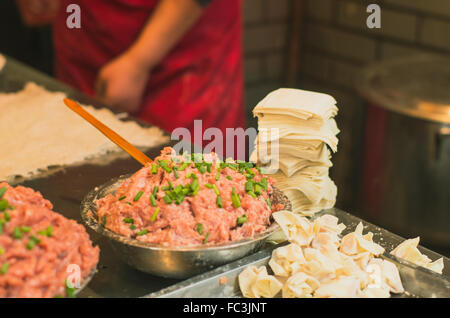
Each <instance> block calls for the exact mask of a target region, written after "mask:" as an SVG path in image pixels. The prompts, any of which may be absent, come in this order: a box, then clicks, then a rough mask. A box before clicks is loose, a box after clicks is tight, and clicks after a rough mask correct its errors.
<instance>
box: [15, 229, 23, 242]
mask: <svg viewBox="0 0 450 318" xmlns="http://www.w3.org/2000/svg"><path fill="white" fill-rule="evenodd" d="M13 237H14V238H15V239H16V240H18V239H21V238H22V231H21V230H20V229H19V228H18V227H17V226H16V227H15V228H14V230H13Z"/></svg>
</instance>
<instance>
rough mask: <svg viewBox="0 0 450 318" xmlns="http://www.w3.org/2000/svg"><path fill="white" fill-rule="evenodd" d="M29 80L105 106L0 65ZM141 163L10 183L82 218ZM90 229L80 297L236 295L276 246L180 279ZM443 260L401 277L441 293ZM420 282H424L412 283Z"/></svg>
mask: <svg viewBox="0 0 450 318" xmlns="http://www.w3.org/2000/svg"><path fill="white" fill-rule="evenodd" d="M29 81H33V82H35V83H37V84H39V85H42V86H44V87H45V88H46V89H48V90H50V91H63V92H66V93H67V95H68V97H69V98H73V99H75V100H78V101H79V102H81V103H84V104H90V105H94V106H97V107H102V106H103V105H102V104H101V103H99V102H98V101H96V100H94V99H92V98H90V97H88V96H86V95H84V94H82V93H80V92H78V91H76V90H74V89H73V88H70V87H68V86H66V85H64V84H62V83H60V82H58V81H56V80H55V79H52V78H51V77H49V76H46V75H44V74H42V73H39V72H37V71H35V70H33V69H31V68H29V67H27V66H25V65H23V64H21V63H19V62H17V61H15V60H13V59H10V58H8V61H7V64H6V67H5V68H4V69H3V70H2V71H0V92H16V91H19V90H21V89H22V88H23V87H24V85H25V83H27V82H29ZM128 120H130V119H128ZM131 120H132V119H131ZM141 124H142V123H141ZM163 146H164V145H161V146H158V147H155V148H152V149H146V151H145V152H146V153H147V154H148V155H149V156H150V157H155V156H156V155H158V154H159V152H160V150H161V148H162V147H163ZM139 168H140V164H139V163H138V162H136V161H135V160H134V159H132V158H130V157H128V156H127V155H124V154H123V153H113V154H108V155H104V156H102V157H99V158H96V159H91V160H86V161H85V162H83V163H82V164H78V165H72V166H66V167H51V168H50V169H49V171H46V172H43V173H41V174H39V175H38V176H36V177H34V178H31V179H23V178H17V179H16V180H14V182H13V183H12V185H17V184H21V185H24V186H27V187H31V188H33V189H35V190H37V191H40V192H41V193H42V194H43V196H44V197H45V198H46V199H48V200H50V201H51V202H52V203H53V205H54V210H55V211H57V212H60V213H61V214H63V215H65V216H66V217H69V218H71V219H75V220H77V221H78V222H80V223H81V217H80V202H81V200H82V199H83V197H84V196H85V195H86V194H87V193H88V191H90V190H91V189H93V188H94V187H95V186H98V185H101V184H103V183H105V182H107V181H109V180H110V179H112V178H114V177H117V176H119V175H123V174H128V173H132V172H134V171H136V170H138V169H139ZM326 212H327V213H333V214H336V215H337V216H338V217H340V221H341V222H344V224H345V225H346V226H347V227H348V230H353V229H354V227H355V226H356V224H357V223H358V222H359V221H361V220H360V219H358V218H356V217H354V216H351V215H349V214H347V213H345V212H343V211H340V210H337V209H332V210H330V211H326ZM350 223H351V224H350ZM365 225H366V226H369V227H370V229H372V230H373V232H374V234H375V235H374V240H375V241H376V242H377V243H379V244H381V245H382V246H384V247H385V248H386V249H387V250H392V249H393V247H394V245H397V244H398V243H400V242H401V241H402V240H403V239H402V238H400V237H399V236H396V235H394V234H392V233H389V232H387V231H385V230H383V229H380V228H377V227H375V226H373V225H370V224H368V223H365ZM88 232H89V234H90V236H91V239H92V240H93V242H94V244H98V245H99V246H100V249H101V256H100V262H99V264H98V272H97V273H96V275H95V276H94V277H93V279H92V281H91V282H90V283H89V285H88V286H87V287H86V288H85V289H83V290H82V291H81V292H80V293H79V295H78V296H79V297H171V296H174V297H231V296H236V297H238V296H239V291H238V289H237V280H236V277H237V275H238V274H239V272H240V270H242V269H243V268H244V267H245V266H246V265H247V264H250V263H251V264H258V265H263V264H266V263H267V261H268V258H269V257H270V253H271V250H272V249H273V246H270V245H267V246H266V247H265V248H264V249H263V250H262V251H261V252H259V253H256V254H254V255H251V256H249V257H246V258H244V259H241V260H239V261H237V262H233V263H232V264H229V265H225V266H222V267H220V268H217V269H215V270H213V271H212V272H209V273H205V274H202V275H199V276H196V277H193V278H191V279H188V280H184V281H180V280H175V279H165V278H160V277H155V276H151V275H149V274H145V273H141V272H139V271H137V270H135V269H133V268H131V267H129V266H128V265H126V264H125V263H122V262H121V261H120V260H119V258H118V257H117V256H116V255H115V254H114V252H113V250H112V248H111V247H110V245H109V243H108V242H107V241H106V239H103V238H102V237H100V236H99V235H98V234H96V233H94V232H92V231H90V230H88ZM421 250H422V252H424V253H425V254H426V255H428V256H429V257H430V258H431V259H433V260H435V259H437V258H438V257H441V255H439V254H437V253H434V252H432V251H430V250H427V249H424V248H422V247H421ZM444 265H445V269H444V274H445V275H437V274H434V275H433V274H432V273H431V272H429V271H428V270H423V269H419V268H417V267H414V266H409V265H404V266H409V267H406V270H403V272H402V270H401V273H402V277H407V279H408V280H416V281H417V282H412V281H408V284H405V286H410V285H411V286H415V287H414V288H413V287H411V288H412V289H413V290H414V291H413V293H414V294H415V295H417V294H418V295H417V296H432V294H430V293H429V292H427V293H425V292H424V293H422V294H421V293H420V290H423V291H426V290H427V287H428V285H427V284H428V283H430V284H439V286H440V288H439V290H437V291H436V293H437V295H442V288H444V292H445V290H446V288H447V290H449V289H450V287H449V279H448V276H449V275H450V272H449V270H450V263H449V259H448V258H444ZM430 275H431V276H430ZM223 276H225V277H227V283H226V284H224V285H223V286H222V285H220V284H219V283H218V278H220V277H223ZM416 283H417V284H422V285H421V286H422V287H420V286H419V287H417V286H416V285H414V284H416ZM417 291H419V292H417ZM447 296H448V297H450V294H449V292H447Z"/></svg>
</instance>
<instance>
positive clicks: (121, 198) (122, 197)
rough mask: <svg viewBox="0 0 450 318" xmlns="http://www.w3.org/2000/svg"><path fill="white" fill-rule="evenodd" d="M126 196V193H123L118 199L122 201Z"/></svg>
mask: <svg viewBox="0 0 450 318" xmlns="http://www.w3.org/2000/svg"><path fill="white" fill-rule="evenodd" d="M126 198H127V196H126V195H123V196H121V197H120V198H119V201H122V200H123V199H126Z"/></svg>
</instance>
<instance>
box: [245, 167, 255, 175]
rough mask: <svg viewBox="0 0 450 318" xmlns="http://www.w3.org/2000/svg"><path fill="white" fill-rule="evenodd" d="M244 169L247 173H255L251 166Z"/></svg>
mask: <svg viewBox="0 0 450 318" xmlns="http://www.w3.org/2000/svg"><path fill="white" fill-rule="evenodd" d="M245 171H247V173H248V174H251V175H254V174H255V172H254V171H253V170H252V169H251V168H245Z"/></svg>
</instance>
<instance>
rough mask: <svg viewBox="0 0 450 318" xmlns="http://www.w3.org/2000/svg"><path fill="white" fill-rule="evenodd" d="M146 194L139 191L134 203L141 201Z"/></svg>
mask: <svg viewBox="0 0 450 318" xmlns="http://www.w3.org/2000/svg"><path fill="white" fill-rule="evenodd" d="M143 194H144V191H139V192H138V193H137V194H136V196H135V197H134V202H136V201H139V199H140V198H141V197H142V195H143Z"/></svg>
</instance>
